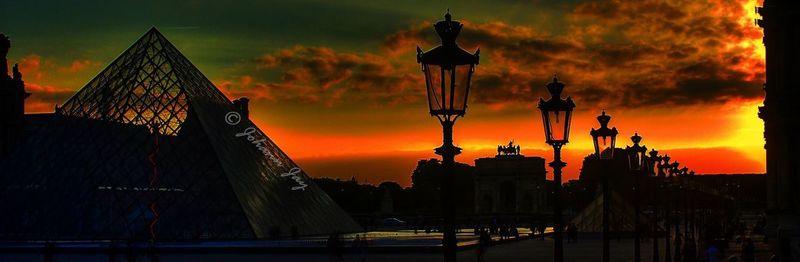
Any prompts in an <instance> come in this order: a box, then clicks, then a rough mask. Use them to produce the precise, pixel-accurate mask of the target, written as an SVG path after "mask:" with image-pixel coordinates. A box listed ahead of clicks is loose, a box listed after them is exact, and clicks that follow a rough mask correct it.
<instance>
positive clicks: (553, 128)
mask: <svg viewBox="0 0 800 262" xmlns="http://www.w3.org/2000/svg"><path fill="white" fill-rule="evenodd" d="M563 90H564V83H561V82H559V81H558V78H557V77H556V76H553V82H550V83H549V84H547V91H548V92H550V99H548V100H547V101H545V100H544V99H542V98H539V106H538V107H539V110H540V111H542V124H543V125H544V136H545V142H546V143H547V144H549V145H550V146H552V147H553V162H550V167H552V168H553V182H555V189H554V190H553V191H554V192H553V193H554V194H555V196H554V197H553V221H554V222H553V223H554V226H555V228H554V230H553V235H554V240H555V245H554V248H553V252H554V255H553V257H554V259H553V261H556V262H561V261H564V222H563V221H562V220H563V218H562V211H561V204H562V203H561V201H562V199H561V169H562V168H564V167H565V166H567V163H564V162H562V161H561V147H562V146H564V145H565V144H567V143H568V142H569V125H570V121H571V120H572V110H573V109H574V108H575V102H573V101H572V98H571V97H567V99H562V98H561V92H562V91H563Z"/></svg>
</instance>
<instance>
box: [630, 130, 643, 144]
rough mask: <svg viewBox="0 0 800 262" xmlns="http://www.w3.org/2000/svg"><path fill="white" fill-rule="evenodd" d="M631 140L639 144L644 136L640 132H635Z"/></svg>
mask: <svg viewBox="0 0 800 262" xmlns="http://www.w3.org/2000/svg"><path fill="white" fill-rule="evenodd" d="M631 141H632V142H633V144H635V145H638V144H639V142H641V141H642V137H641V136H639V132H633V136H632V137H631Z"/></svg>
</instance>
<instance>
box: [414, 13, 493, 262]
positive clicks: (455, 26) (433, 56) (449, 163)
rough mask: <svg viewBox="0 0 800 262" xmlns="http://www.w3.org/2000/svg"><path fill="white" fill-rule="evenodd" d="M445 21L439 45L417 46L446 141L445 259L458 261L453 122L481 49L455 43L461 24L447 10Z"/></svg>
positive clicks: (464, 105)
mask: <svg viewBox="0 0 800 262" xmlns="http://www.w3.org/2000/svg"><path fill="white" fill-rule="evenodd" d="M444 19H445V20H444V21H439V22H437V23H436V24H435V25H434V26H433V27H434V29H435V30H436V33H437V34H439V37H440V38H441V39H442V44H441V45H440V46H437V47H434V48H433V49H431V50H428V51H427V52H422V49H420V48H419V47H417V63H420V64H421V65H422V72H423V73H425V86H426V87H427V93H428V107H429V109H430V114H431V116H435V117H436V118H437V119H439V122H440V123H441V124H442V131H443V139H442V140H443V143H442V146H440V147H438V148H436V149H435V152H436V154H437V155H440V156H442V171H443V177H444V178H443V179H442V185H441V188H442V190H441V194H442V217H443V218H444V219H443V220H444V226H443V229H444V230H443V233H444V235H443V237H442V247H443V251H444V261H447V262H451V261H456V230H455V226H456V221H455V217H456V215H455V212H456V210H455V201H453V184H454V183H453V181H454V174H453V170H454V167H455V156H456V155H458V154H460V153H461V148H458V147H456V146H455V145H453V124H455V121H456V119H457V118H458V117H462V116H464V114H465V113H466V111H467V97H468V95H469V86H470V81H471V79H472V73H473V72H475V65H477V64H478V61H479V52H480V49H478V50H477V51H475V53H474V54H470V53H468V52H467V51H465V50H464V49H461V48H460V47H458V45H457V44H456V37H458V33H459V32H460V31H461V27H462V24H461V23H460V22H458V21H454V20H452V16H451V15H450V12H449V10H448V12H447V14H445V16H444Z"/></svg>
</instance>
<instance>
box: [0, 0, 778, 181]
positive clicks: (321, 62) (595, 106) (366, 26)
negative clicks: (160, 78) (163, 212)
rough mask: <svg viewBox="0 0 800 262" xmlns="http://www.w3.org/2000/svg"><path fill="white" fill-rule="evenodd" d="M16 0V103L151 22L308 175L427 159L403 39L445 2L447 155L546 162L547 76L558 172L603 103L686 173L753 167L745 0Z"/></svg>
mask: <svg viewBox="0 0 800 262" xmlns="http://www.w3.org/2000/svg"><path fill="white" fill-rule="evenodd" d="M21 2H24V1H21ZM21 2H15V3H11V5H18V6H13V7H12V8H4V9H3V11H0V15H2V17H3V18H0V21H2V24H3V25H5V28H3V30H7V31H6V32H5V34H6V35H9V36H10V37H11V38H12V40H13V45H12V48H11V52H10V54H9V61H10V62H12V63H19V65H20V70H21V71H22V73H23V75H24V77H25V80H26V88H27V90H28V92H30V93H33V95H32V96H31V97H30V98H29V99H28V100H27V105H26V110H27V111H28V112H52V111H53V108H54V107H55V105H58V104H62V103H63V102H64V101H65V100H66V99H67V98H69V96H71V95H72V94H73V93H74V92H75V91H76V90H78V89H79V88H81V87H82V86H83V85H84V84H85V83H87V82H88V81H89V80H90V79H91V78H92V77H93V76H95V75H96V74H97V73H98V72H99V71H100V70H102V68H104V67H105V66H106V65H107V64H108V63H110V62H111V59H113V58H114V57H116V56H117V55H118V54H119V53H120V52H121V51H123V50H124V49H125V48H127V45H128V44H130V43H131V42H133V41H134V40H135V39H137V38H138V37H139V36H140V35H141V34H142V33H144V32H145V31H146V30H147V29H148V28H149V27H150V26H153V25H155V26H156V27H158V28H159V30H160V31H161V32H163V33H164V35H166V36H167V37H168V38H170V39H171V41H173V43H174V44H175V45H176V46H177V47H178V48H179V49H181V50H182V51H183V52H184V54H185V55H186V56H187V57H188V58H189V59H190V60H191V61H192V62H193V63H195V65H196V66H197V67H198V68H199V69H200V70H201V71H202V72H203V73H204V74H206V75H207V76H208V77H209V78H210V79H211V80H212V82H214V83H215V84H216V85H217V87H218V88H220V89H222V90H223V92H225V93H226V95H228V97H229V98H230V99H235V98H238V97H240V96H247V97H249V98H250V99H251V103H250V106H251V108H250V112H251V118H252V120H253V121H254V122H255V123H256V124H257V125H258V126H259V127H261V129H262V130H264V132H265V133H266V135H268V136H269V137H270V138H271V139H272V140H274V141H275V142H276V143H277V144H278V146H280V147H281V148H282V149H283V150H284V151H286V153H287V154H288V155H289V156H291V157H292V158H293V159H294V160H295V161H296V162H298V164H299V165H300V166H301V167H303V169H305V170H306V171H307V172H308V174H309V175H312V176H316V177H337V178H345V179H349V178H350V177H351V176H355V177H356V178H357V179H358V180H360V181H368V182H369V183H376V184H377V183H380V182H382V181H385V180H394V181H398V182H399V183H400V184H401V185H403V186H409V185H410V183H411V180H410V175H411V172H412V170H413V168H414V166H415V165H416V163H417V161H418V160H420V159H427V158H439V156H437V155H435V154H433V148H435V147H437V146H439V145H440V144H441V139H442V138H441V136H442V134H441V127H440V125H439V123H438V122H437V121H436V120H435V118H433V117H431V116H430V115H429V114H428V112H427V106H426V104H425V103H426V102H425V88H424V81H423V79H422V72H420V70H419V66H418V65H417V63H416V61H415V58H414V55H415V48H416V46H420V47H421V48H423V49H425V50H427V49H430V48H432V47H434V46H436V45H438V38H437V37H436V34H435V32H434V31H433V29H432V26H431V25H432V23H434V22H435V21H437V20H439V19H441V16H442V15H443V14H444V10H445V9H446V8H448V7H449V8H450V9H451V10H452V13H453V14H454V19H459V20H461V21H462V22H463V23H464V24H465V25H464V29H463V32H462V35H461V36H460V38H459V41H460V43H461V45H462V47H463V48H465V49H467V50H471V51H472V50H475V49H476V48H478V47H480V48H481V63H480V65H478V66H477V70H476V72H475V77H474V80H473V81H474V82H473V90H472V91H471V93H470V101H469V110H468V112H467V114H466V116H465V117H464V118H460V119H459V120H458V121H457V122H456V128H455V134H454V137H455V143H456V144H457V145H458V146H459V147H461V148H462V149H463V153H462V154H461V155H459V156H457V157H456V160H457V161H459V162H464V163H468V164H474V162H473V161H474V159H476V158H479V157H489V156H494V155H495V153H496V148H497V145H499V144H506V143H508V141H509V140H512V139H513V140H514V141H515V143H518V144H520V145H521V146H522V154H525V155H529V156H531V155H533V156H541V157H544V158H546V159H547V160H548V161H549V160H550V158H551V157H552V152H551V148H550V147H549V146H548V145H547V144H545V143H544V135H543V134H542V132H543V131H542V124H541V119H540V114H539V111H538V109H536V102H537V101H538V98H539V97H545V96H547V94H546V93H547V92H546V90H545V88H544V85H545V84H546V83H547V82H548V81H549V79H550V78H551V77H552V75H553V74H558V77H559V79H562V80H563V81H564V82H565V83H566V88H565V90H564V94H566V95H570V96H572V98H573V99H574V100H575V103H576V104H577V107H576V112H575V116H574V118H573V119H574V120H573V124H572V129H571V130H572V132H571V135H570V136H571V137H570V143H569V144H568V145H567V146H565V147H564V150H565V151H564V158H565V159H564V160H565V162H567V163H569V165H568V166H567V167H566V168H565V169H564V176H565V181H566V180H569V179H574V178H577V176H578V172H579V169H580V163H581V161H582V160H583V157H585V156H586V155H588V154H590V153H592V150H593V149H592V145H591V143H592V142H591V139H590V137H589V130H590V129H591V128H592V127H597V126H598V124H597V121H596V119H595V117H596V116H597V115H598V114H599V113H600V111H601V110H603V109H605V110H606V111H607V112H608V113H609V114H610V115H611V116H612V117H613V118H612V120H611V123H610V125H612V126H616V127H617V128H618V129H619V130H620V136H619V138H618V142H617V145H618V146H621V147H624V146H625V145H626V144H629V142H630V140H629V137H630V136H631V135H632V134H633V132H634V131H635V132H638V133H639V134H640V135H641V136H642V137H644V139H643V141H642V143H643V144H645V145H646V146H647V147H648V148H656V149H657V150H659V151H660V152H662V154H663V153H666V154H669V155H670V156H672V157H673V159H675V160H678V161H680V162H681V163H682V164H685V165H686V166H687V167H689V168H691V169H693V170H695V171H696V172H697V173H699V174H712V173H764V172H765V152H764V149H763V145H764V139H763V130H764V125H763V122H762V121H761V119H759V118H758V116H757V112H758V106H759V105H761V103H762V99H763V98H762V95H763V91H762V83H763V82H764V79H765V76H764V75H765V73H764V70H765V67H764V59H765V51H764V46H763V44H762V42H761V37H762V33H761V30H760V29H759V28H758V27H757V26H756V25H755V24H754V20H755V19H758V18H759V17H758V15H757V14H756V13H755V11H754V9H755V7H756V6H758V5H760V4H761V3H760V2H761V1H757V0H740V1H738V2H736V1H723V0H699V1H670V3H666V2H664V1H655V0H653V1H649V0H648V1H614V0H608V1H571V3H569V4H565V3H561V1H534V3H537V4H536V5H538V6H531V5H534V4H528V5H529V6H524V8H515V3H513V1H511V2H503V3H494V1H493V2H487V3H475V2H470V3H448V5H446V4H445V3H440V2H436V3H425V4H421V3H419V2H413V3H395V4H398V5H409V6H414V8H406V9H405V10H423V11H417V12H411V11H390V10H386V9H385V8H383V7H382V6H380V5H381V3H372V2H370V3H362V2H358V1H344V2H346V3H342V4H341V5H333V4H330V3H325V2H321V3H317V5H315V6H314V7H312V8H310V9H307V8H303V9H301V8H297V7H295V6H293V5H291V4H280V5H279V6H270V4H269V3H267V4H255V3H253V4H250V5H243V6H232V7H229V8H230V9H231V10H230V11H229V12H230V13H227V11H223V12H222V13H216V12H218V10H220V9H214V8H210V9H211V10H213V11H214V12H215V13H214V14H213V15H214V16H213V17H212V19H209V16H210V15H211V14H204V13H200V11H196V12H195V11H194V10H193V9H192V6H191V4H185V5H183V4H170V5H168V6H167V7H163V8H164V9H163V11H159V12H156V13H153V14H150V16H153V17H152V19H151V20H149V22H129V23H122V22H118V21H116V20H115V18H114V17H106V16H103V17H95V19H99V20H98V21H100V22H98V21H94V22H93V23H92V25H93V26H87V24H86V22H85V21H83V20H81V19H73V20H69V22H65V23H64V24H59V23H57V22H56V21H62V20H64V19H62V18H63V17H62V16H64V14H61V13H58V12H54V11H48V12H49V13H46V14H41V15H38V16H35V17H36V19H34V18H32V17H28V15H25V17H22V16H21V14H26V13H31V12H20V11H19V10H34V9H35V7H34V6H32V4H29V3H21ZM146 2H148V3H141V4H142V5H148V4H150V5H158V4H159V3H157V2H153V3H149V1H146ZM200 2H204V1H200ZM379 2H380V1H379ZM540 2H541V3H540ZM384 4H385V3H384ZM6 5H8V4H4V6H6ZM251 5H252V6H251ZM142 8H144V7H142ZM259 8H261V9H259ZM281 8H283V9H281ZM85 9H86V10H87V11H85V12H91V13H101V12H105V11H107V10H106V9H114V10H118V9H124V8H123V7H121V6H116V5H113V4H106V5H100V6H92V7H88V6H87V7H86V8H85ZM234 9H235V10H234ZM248 9H254V10H266V11H264V12H265V13H263V14H262V13H252V12H244V11H243V10H248ZM5 10H17V11H16V12H15V13H10V12H7V11H5ZM104 10H105V11H104ZM182 10H192V11H182ZM279 10H283V11H279ZM397 10H404V9H397ZM494 10H498V11H497V12H492V11H494ZM203 12H208V11H203ZM237 12H238V13H237ZM242 12H244V13H247V14H249V15H250V16H245V15H240V14H241V13H242ZM253 12H254V11H253ZM235 14H236V15H235ZM308 14H315V15H314V16H311V15H308ZM353 14H357V15H353ZM82 15H85V14H70V16H74V17H80V16H82ZM343 16H347V17H343ZM351 16H355V17H357V18H353V17H351ZM264 17H268V18H264ZM262 18H263V19H262ZM101 20H107V21H108V23H107V27H101V26H97V25H100V24H104V23H103V22H102V21H101ZM297 20H301V21H302V22H298V21H297ZM309 20H310V21H309ZM215 21H220V22H215ZM287 21H288V22H287ZM54 23H55V24H56V25H53V24H54ZM217 23H219V24H217ZM314 25H325V26H323V27H321V28H316V27H314ZM223 26H227V27H228V28H240V29H237V30H226V29H223V28H225V27H223ZM55 39H67V40H66V41H56V40H55ZM54 43H58V44H54ZM62 43H63V44H62Z"/></svg>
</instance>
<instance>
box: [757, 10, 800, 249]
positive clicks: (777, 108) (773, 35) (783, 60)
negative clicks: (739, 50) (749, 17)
mask: <svg viewBox="0 0 800 262" xmlns="http://www.w3.org/2000/svg"><path fill="white" fill-rule="evenodd" d="M756 10H757V11H758V13H759V14H761V16H762V17H763V19H760V20H757V23H758V25H759V26H760V27H761V28H763V29H764V38H763V41H764V49H765V50H766V54H765V56H766V61H765V63H766V78H767V79H766V83H764V91H765V97H764V106H762V107H760V108H759V112H758V116H759V117H760V118H761V119H763V120H764V138H765V140H766V144H765V145H764V148H765V149H766V151H767V161H766V164H767V176H766V184H767V202H766V207H767V211H766V214H767V221H768V222H767V227H766V235H767V238H768V239H769V240H770V241H769V243H770V246H771V247H772V250H773V251H774V252H775V254H777V255H778V257H779V260H780V261H800V190H797V188H798V187H800V179H799V178H798V177H800V176H798V175H800V174H799V173H800V172H798V168H797V165H798V164H797V160H798V158H800V153H798V151H797V146H798V145H800V143H798V139H797V127H798V115H797V111H798V103H797V101H798V100H799V99H800V89H798V88H797V87H798V83H800V81H798V79H800V78H798V75H800V48H798V46H800V26H798V20H800V17H798V15H797V14H798V13H800V5H798V4H797V1H789V0H764V4H763V6H762V7H760V8H758V9H756Z"/></svg>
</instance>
